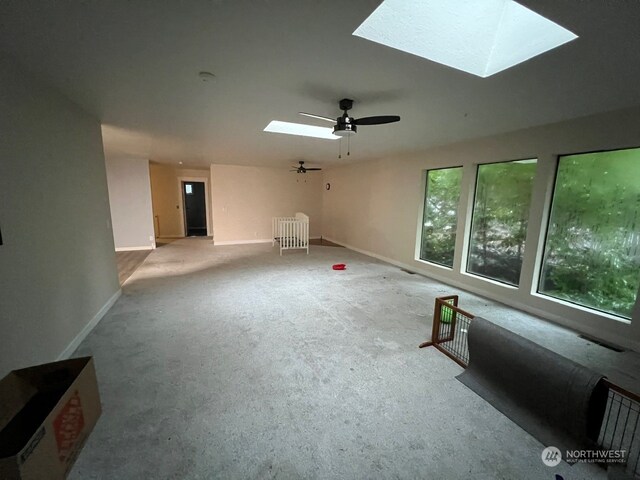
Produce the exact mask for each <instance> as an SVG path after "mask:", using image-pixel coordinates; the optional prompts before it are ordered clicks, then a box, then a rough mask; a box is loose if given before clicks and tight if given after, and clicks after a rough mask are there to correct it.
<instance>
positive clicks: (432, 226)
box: [420, 167, 462, 267]
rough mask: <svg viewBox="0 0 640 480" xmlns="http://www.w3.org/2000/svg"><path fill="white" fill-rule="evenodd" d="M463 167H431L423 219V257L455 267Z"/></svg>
mask: <svg viewBox="0 0 640 480" xmlns="http://www.w3.org/2000/svg"><path fill="white" fill-rule="evenodd" d="M461 180H462V167H455V168H443V169H441V170H429V171H428V172H427V191H426V194H425V201H424V217H423V222H422V245H421V249H420V258H421V259H422V260H427V261H429V262H433V263H438V264H440V265H444V266H447V267H452V266H453V254H454V250H455V246H456V228H457V222H458V201H459V200H460V181H461Z"/></svg>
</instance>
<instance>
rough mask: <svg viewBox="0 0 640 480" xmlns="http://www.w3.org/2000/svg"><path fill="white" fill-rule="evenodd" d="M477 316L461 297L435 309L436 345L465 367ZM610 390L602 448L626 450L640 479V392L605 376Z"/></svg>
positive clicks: (631, 469)
mask: <svg viewBox="0 0 640 480" xmlns="http://www.w3.org/2000/svg"><path fill="white" fill-rule="evenodd" d="M473 318H474V315H473V314H471V313H469V312H466V311H464V310H462V309H461V308H459V307H458V296H457V295H449V296H446V297H438V298H436V301H435V307H434V311H433V327H432V329H431V340H429V341H427V342H423V343H421V344H420V348H424V347H429V346H433V347H435V348H436V349H438V350H439V351H441V352H442V353H444V354H445V355H446V356H448V357H449V358H451V359H452V360H453V361H454V362H456V363H457V364H458V365H460V366H461V367H463V368H467V366H468V365H469V344H468V342H467V332H468V331H469V326H470V325H471V322H472V321H473ZM604 384H605V385H606V386H607V388H608V389H609V394H608V400H607V407H606V410H605V414H604V419H603V421H602V424H601V426H600V433H599V435H598V447H599V448H601V449H602V450H618V451H620V450H624V451H625V457H624V458H625V460H626V466H625V469H626V473H627V474H629V475H632V476H633V477H634V478H639V479H640V395H638V394H636V393H634V392H630V391H628V390H626V389H624V388H622V387H620V386H619V385H616V384H615V383H612V382H611V381H609V380H607V379H605V380H604Z"/></svg>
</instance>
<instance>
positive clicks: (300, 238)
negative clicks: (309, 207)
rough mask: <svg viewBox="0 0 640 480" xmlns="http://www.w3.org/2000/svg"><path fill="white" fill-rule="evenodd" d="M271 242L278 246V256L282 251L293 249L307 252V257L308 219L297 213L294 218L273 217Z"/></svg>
mask: <svg viewBox="0 0 640 480" xmlns="http://www.w3.org/2000/svg"><path fill="white" fill-rule="evenodd" d="M272 227H273V241H272V242H271V245H273V246H275V244H276V242H278V244H279V245H280V255H282V251H283V250H291V249H294V248H297V249H302V250H306V251H307V255H309V217H308V216H307V215H305V214H304V213H301V212H298V213H296V216H295V217H273V220H272Z"/></svg>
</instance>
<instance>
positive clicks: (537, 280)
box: [531, 145, 640, 324]
mask: <svg viewBox="0 0 640 480" xmlns="http://www.w3.org/2000/svg"><path fill="white" fill-rule="evenodd" d="M639 149H640V145H638V146H630V147H618V148H607V149H598V150H584V151H578V152H571V153H558V154H556V155H555V165H554V170H553V178H552V179H551V182H550V184H549V189H550V191H549V193H548V195H549V202H548V205H546V206H545V212H544V218H543V224H542V225H540V237H541V242H540V248H539V249H538V252H536V266H535V270H534V272H533V282H532V289H531V295H532V296H534V297H539V298H542V299H545V300H547V301H550V302H554V303H558V304H561V305H566V306H568V307H570V308H576V309H579V310H582V311H585V312H590V313H593V314H596V315H599V316H602V317H604V318H608V319H611V320H615V321H618V322H621V323H626V324H631V322H632V319H633V312H634V311H635V310H636V309H638V308H639V306H638V304H639V303H640V286H639V287H638V292H637V293H636V301H635V303H634V306H633V307H632V308H631V315H632V316H631V318H629V317H625V316H622V315H619V314H617V313H614V312H608V311H605V310H600V309H598V308H596V307H592V306H589V305H583V304H581V303H578V302H575V301H572V300H569V299H566V298H558V297H554V296H551V295H549V294H548V293H544V292H542V291H541V288H540V284H541V282H542V281H543V278H544V277H543V269H544V265H545V255H546V252H547V242H548V239H549V230H550V224H551V217H552V214H553V206H554V203H555V200H556V199H555V196H556V195H555V194H556V186H557V183H558V172H559V170H560V161H561V159H562V158H563V157H571V156H578V155H589V154H597V153H609V152H620V151H624V150H639Z"/></svg>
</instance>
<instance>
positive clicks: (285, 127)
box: [264, 120, 340, 140]
mask: <svg viewBox="0 0 640 480" xmlns="http://www.w3.org/2000/svg"><path fill="white" fill-rule="evenodd" d="M264 131H265V132H273V133H287V134H289V135H302V136H304V137H315V138H326V139H329V140H337V139H338V138H340V137H338V136H337V135H334V134H333V129H332V128H327V127H316V126H314V125H305V124H304V123H291V122H281V121H280V120H271V122H270V123H269V125H267V126H266V127H265V129H264Z"/></svg>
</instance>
